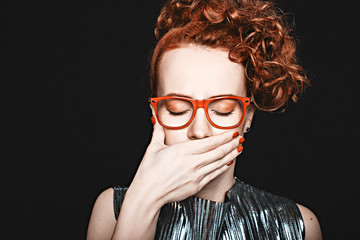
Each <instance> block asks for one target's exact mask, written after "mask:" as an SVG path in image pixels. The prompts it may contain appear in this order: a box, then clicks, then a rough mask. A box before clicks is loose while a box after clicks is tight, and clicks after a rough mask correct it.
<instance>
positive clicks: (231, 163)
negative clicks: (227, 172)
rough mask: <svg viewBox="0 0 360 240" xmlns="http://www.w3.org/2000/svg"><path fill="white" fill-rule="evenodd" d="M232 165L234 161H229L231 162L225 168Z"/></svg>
mask: <svg viewBox="0 0 360 240" xmlns="http://www.w3.org/2000/svg"><path fill="white" fill-rule="evenodd" d="M233 163H234V161H233V160H231V162H229V163H228V164H226V166H230V165H231V164H233Z"/></svg>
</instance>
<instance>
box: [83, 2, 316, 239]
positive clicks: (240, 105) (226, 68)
mask: <svg viewBox="0 0 360 240" xmlns="http://www.w3.org/2000/svg"><path fill="white" fill-rule="evenodd" d="M155 34H156V36H157V38H158V39H159V42H158V43H157V45H156V48H155V50H154V53H153V57H152V61H151V73H150V83H151V88H152V94H153V97H152V98H151V99H150V107H151V110H152V114H153V117H152V121H153V124H154V131H153V136H152V140H151V143H150V144H149V146H148V148H147V150H146V153H145V155H144V157H143V159H142V162H141V164H140V166H139V168H138V170H137V173H136V175H135V177H134V179H133V180H132V182H131V184H130V186H129V188H120V187H114V188H111V189H107V190H105V191H104V192H103V193H101V194H100V196H99V197H98V199H97V201H96V203H95V205H94V209H93V212H92V216H91V219H90V223H89V228H88V235H87V237H88V239H154V238H156V239H321V231H320V226H319V222H318V220H317V218H316V216H315V215H314V214H313V213H312V212H311V211H310V210H309V209H307V208H306V207H303V206H301V205H299V204H296V203H294V202H293V201H291V200H289V199H286V198H283V197H278V196H275V195H273V194H270V193H267V192H265V191H262V190H259V189H257V188H254V187H252V186H249V185H247V184H245V183H243V182H242V181H240V180H239V179H237V178H236V177H234V169H235V164H234V163H235V162H236V157H237V156H239V155H240V154H241V152H242V150H243V146H242V143H243V142H244V141H245V139H244V137H243V136H244V133H246V132H247V131H249V129H250V126H251V122H252V118H253V115H254V112H255V110H256V109H259V110H263V111H276V110H283V109H284V107H285V106H286V102H287V101H288V99H289V98H292V99H293V100H294V101H296V100H297V96H298V95H299V94H300V93H301V91H302V89H303V88H304V86H305V85H306V84H308V80H307V79H306V77H305V76H304V74H303V70H302V68H301V67H300V66H299V65H298V64H297V62H296V57H295V55H294V53H295V45H294V41H293V40H292V38H291V37H290V36H289V33H288V30H287V28H286V26H285V24H284V22H283V17H282V15H281V14H280V11H279V10H278V9H276V8H275V7H274V6H273V4H272V3H269V2H262V1H258V0H223V1H219V0H218V1H216V0H192V1H190V0H187V1H179V0H178V1H176V0H169V1H168V2H167V3H166V4H165V6H164V7H163V9H162V11H161V14H160V16H159V18H158V23H157V28H156V30H155ZM125 193H126V194H125Z"/></svg>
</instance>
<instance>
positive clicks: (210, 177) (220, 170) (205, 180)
mask: <svg viewBox="0 0 360 240" xmlns="http://www.w3.org/2000/svg"><path fill="white" fill-rule="evenodd" d="M229 168H230V166H227V165H224V166H222V167H220V168H217V169H216V170H214V171H213V172H211V173H209V174H207V175H206V176H204V177H203V178H202V179H201V180H200V182H199V188H200V189H202V188H203V187H204V186H205V185H206V184H208V183H209V182H210V181H211V180H213V179H215V178H216V177H217V176H219V175H220V174H222V173H224V172H225V171H226V170H228V169H229Z"/></svg>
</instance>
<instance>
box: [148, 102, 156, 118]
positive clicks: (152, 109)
mask: <svg viewBox="0 0 360 240" xmlns="http://www.w3.org/2000/svg"><path fill="white" fill-rule="evenodd" d="M149 107H150V109H151V114H152V116H153V117H155V109H154V107H153V106H151V104H149Z"/></svg>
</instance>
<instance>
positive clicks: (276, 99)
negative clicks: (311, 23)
mask: <svg viewBox="0 0 360 240" xmlns="http://www.w3.org/2000/svg"><path fill="white" fill-rule="evenodd" d="M289 32H290V29H289V28H288V26H287V25H286V23H285V17H284V14H283V13H282V12H281V11H280V10H279V9H278V8H276V7H275V6H274V3H272V2H267V1H260V0H168V1H167V2H166V4H165V5H164V7H163V8H162V10H161V13H160V16H159V17H158V21H157V26H156V28H155V36H156V38H157V39H158V40H159V41H158V43H157V45H156V47H155V49H154V52H153V56H152V60H151V66H150V67H151V69H150V84H151V91H152V94H153V95H154V96H155V95H156V93H157V75H158V69H157V68H158V65H159V63H160V61H161V57H162V55H163V54H164V53H165V52H166V51H169V50H171V49H175V48H179V47H181V46H184V45H187V44H197V45H202V46H205V47H210V48H218V49H223V50H225V51H227V52H228V53H229V55H228V56H229V59H230V61H232V62H235V63H241V64H243V66H244V67H245V69H246V71H245V72H246V77H247V80H248V81H247V85H246V87H247V93H248V96H251V97H252V98H253V99H254V104H255V106H256V107H257V108H258V109H259V110H263V111H276V110H279V109H280V110H285V108H286V105H287V102H288V99H289V98H290V97H291V98H292V100H293V101H294V102H296V101H297V100H298V96H299V95H300V94H301V93H302V91H303V90H304V88H305V86H307V85H309V80H308V79H307V77H306V75H305V72H304V70H303V68H302V67H301V66H300V65H299V64H298V61H297V58H296V55H295V51H296V46H295V41H294V39H293V38H292V37H291V36H290V35H289Z"/></svg>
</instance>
